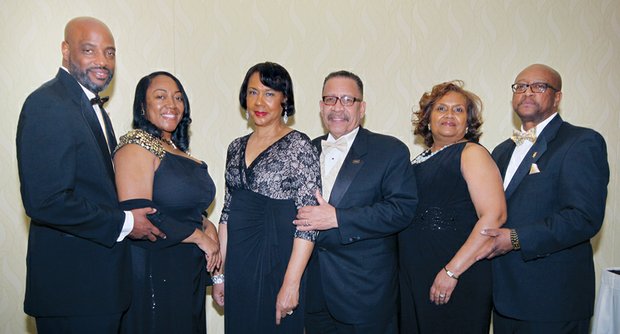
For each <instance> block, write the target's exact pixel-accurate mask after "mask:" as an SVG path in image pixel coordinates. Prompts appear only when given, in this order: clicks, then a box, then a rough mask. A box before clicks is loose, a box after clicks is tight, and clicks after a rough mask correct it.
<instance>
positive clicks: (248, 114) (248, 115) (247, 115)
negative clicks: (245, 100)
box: [245, 109, 250, 120]
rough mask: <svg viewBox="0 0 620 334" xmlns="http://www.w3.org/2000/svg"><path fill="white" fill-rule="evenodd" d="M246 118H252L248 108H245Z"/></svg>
mask: <svg viewBox="0 0 620 334" xmlns="http://www.w3.org/2000/svg"><path fill="white" fill-rule="evenodd" d="M245 119H247V120H249V119H250V113H249V112H248V110H247V109H246V110H245Z"/></svg>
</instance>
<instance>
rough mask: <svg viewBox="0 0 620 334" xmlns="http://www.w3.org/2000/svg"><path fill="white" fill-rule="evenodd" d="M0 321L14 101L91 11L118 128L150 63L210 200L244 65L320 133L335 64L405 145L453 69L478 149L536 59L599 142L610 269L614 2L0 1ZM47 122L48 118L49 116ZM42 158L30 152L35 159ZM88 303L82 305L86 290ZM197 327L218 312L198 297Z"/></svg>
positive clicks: (11, 197) (11, 194)
mask: <svg viewBox="0 0 620 334" xmlns="http://www.w3.org/2000/svg"><path fill="white" fill-rule="evenodd" d="M0 8H2V10H0V19H1V20H0V22H1V23H0V49H1V50H2V51H1V52H0V97H1V101H2V108H1V111H0V112H1V113H2V115H3V116H6V118H3V120H2V121H1V122H0V129H2V131H0V155H1V156H2V157H4V158H3V159H2V164H1V166H2V173H0V254H2V256H1V257H0V332H2V333H24V332H34V331H35V330H34V326H33V324H32V321H31V320H29V318H28V317H27V316H26V315H24V313H23V311H22V299H23V295H24V276H25V264H24V260H25V251H26V243H27V217H25V215H24V211H23V208H22V206H21V201H20V196H19V182H18V177H17V169H16V159H15V129H16V124H17V118H18V113H19V110H20V108H21V105H22V103H23V101H24V99H25V98H26V96H27V95H28V94H29V93H30V92H31V91H32V90H34V89H35V88H36V87H38V86H39V85H40V84H41V83H43V82H44V81H47V80H48V79H50V78H51V77H53V76H54V74H55V72H56V71H57V68H58V66H59V65H60V59H61V57H60V42H61V40H62V31H63V27H64V24H65V23H66V22H67V21H68V20H69V19H70V18H72V17H75V16H81V15H90V16H95V17H98V18H100V19H101V20H103V21H104V22H106V23H107V24H108V25H109V27H110V29H111V30H112V31H113V33H114V35H115V37H116V44H117V48H118V53H117V55H118V59H117V71H116V76H115V81H114V83H113V86H112V87H111V88H110V89H108V92H109V94H110V95H111V96H112V99H111V101H110V102H109V104H108V105H107V110H109V111H110V112H111V114H112V119H113V122H114V125H115V128H116V133H117V134H118V135H120V134H122V133H124V132H126V131H127V130H128V129H129V126H130V109H131V103H132V99H133V90H134V87H135V84H136V83H137V81H138V79H139V78H140V77H142V76H143V75H145V74H147V73H150V72H151V71H154V70H159V69H163V70H168V71H171V72H173V73H175V74H176V75H177V76H178V77H179V78H180V80H181V81H182V82H183V84H184V85H185V87H186V90H187V91H188V94H189V96H190V101H191V104H192V110H193V115H192V116H193V119H194V123H193V124H192V134H193V136H192V145H191V148H192V152H193V154H194V155H195V156H197V157H200V158H202V159H204V160H205V161H206V162H207V163H208V164H209V167H210V172H211V175H212V176H213V178H214V179H215V181H216V184H217V187H218V192H217V196H216V200H215V204H214V206H213V211H212V214H211V218H212V220H214V221H217V220H218V218H219V211H220V209H221V206H222V200H223V166H224V160H225V150H226V147H227V145H228V143H229V142H230V141H231V140H232V139H233V138H235V137H238V136H241V135H243V134H245V133H247V132H248V131H249V129H248V128H247V126H246V122H245V120H244V119H243V118H242V117H241V112H240V109H239V107H238V101H237V94H238V89H239V86H240V84H241V80H242V79H243V75H244V74H245V71H246V70H247V69H248V68H249V67H250V66H252V65H254V64H255V63H257V62H261V61H264V60H272V61H276V62H279V63H281V64H282V65H284V66H285V67H286V68H287V69H288V70H289V72H290V73H291V76H292V77H293V81H294V83H295V95H296V101H297V110H298V114H297V115H296V116H295V118H294V127H295V128H297V129H299V130H301V131H303V132H306V133H307V134H308V135H310V136H311V137H314V136H317V135H319V134H321V133H322V131H323V130H322V127H321V123H320V120H319V117H318V101H319V99H320V92H321V83H322V80H323V77H324V76H325V75H326V74H327V73H328V72H330V71H333V70H337V69H341V68H344V69H348V70H351V71H353V72H356V73H357V74H359V75H360V76H361V77H362V79H363V80H364V82H365V84H366V94H365V100H366V101H367V114H366V115H367V116H366V123H365V125H366V127H368V128H369V129H372V130H376V131H380V132H385V133H389V134H392V135H395V136H397V137H398V138H400V139H402V140H403V141H404V142H405V143H407V144H408V145H409V147H410V148H411V151H412V154H417V153H419V152H420V151H421V150H422V146H420V145H419V144H414V139H413V135H412V131H411V126H410V122H409V121H410V118H411V111H412V110H413V109H412V108H414V107H415V105H416V103H417V101H418V100H419V97H420V95H421V94H422V93H423V92H424V91H425V90H428V89H430V88H431V87H432V85H433V84H436V83H439V82H441V81H446V80H452V79H462V80H464V81H465V83H466V88H469V89H470V90H472V91H474V92H476V93H478V94H479V95H480V97H481V98H482V100H483V101H484V103H485V110H484V118H485V124H484V127H483V131H484V135H483V137H482V140H481V141H482V143H483V144H484V145H485V146H487V147H488V148H489V149H492V148H493V147H494V146H495V145H496V144H498V143H499V142H500V141H502V140H503V139H505V138H506V137H507V136H508V135H509V134H510V132H511V129H512V128H513V127H514V126H515V124H514V117H513V114H512V111H511V108H510V98H511V91H510V84H511V83H512V81H513V79H514V77H515V75H516V74H517V73H518V72H519V71H520V70H521V69H522V68H523V67H525V66H526V65H528V64H530V63H534V62H542V63H546V64H549V65H551V66H553V67H555V68H556V69H557V70H558V71H559V72H560V73H561V74H562V76H563V78H564V90H563V91H564V99H563V101H562V111H561V114H562V116H563V117H564V119H565V120H567V121H569V122H571V123H573V124H578V125H583V126H587V127H592V128H594V129H596V130H598V131H599V132H601V133H602V134H603V136H604V137H605V138H606V140H607V143H608V145H609V147H608V153H609V162H610V165H611V173H612V175H611V182H610V185H609V197H608V201H607V216H606V217H607V218H606V221H605V225H604V228H603V230H602V232H601V233H599V235H598V236H597V237H596V239H595V249H596V253H595V261H596V265H597V274H598V273H599V272H600V270H601V268H604V267H608V266H612V265H615V266H618V265H620V246H619V245H620V242H619V239H620V227H619V226H620V225H618V224H617V222H618V219H617V218H616V217H617V215H618V210H619V203H618V200H619V196H620V194H619V193H618V170H619V169H618V168H619V162H620V159H619V152H618V150H619V149H618V144H617V143H618V140H619V139H620V134H619V131H618V129H619V128H620V118H619V116H618V110H617V108H618V106H619V105H620V94H619V93H618V92H619V91H620V62H619V61H618V53H619V50H618V49H619V47H620V2H618V1H616V0H601V1H598V0H590V1H578V0H573V1H568V0H546V1H545V0H521V1H497V0H463V1H446V0H443V1H442V0H439V1H438V0H420V1H406V0H385V1H353V0H349V1H341V0H338V1H333V0H332V1H327V0H308V1H301V0H300V1H294V0H293V1H286V0H263V1H257V0H255V1H241V0H221V1H213V0H211V1H207V0H202V1H201V0H195V1H190V0H155V1H145V0H142V1H138V0H130V1H97V2H95V1H69V0H66V1H61V0H48V1H28V0H26V1H24V0H0ZM49 126H53V124H50V125H49ZM41 163H45V162H44V161H42V162H41ZM93 302H96V301H93ZM208 305H209V307H208V326H209V332H210V333H223V318H222V317H221V315H219V314H217V312H216V310H215V309H214V308H213V307H212V306H211V305H212V303H211V299H210V298H209V299H208Z"/></svg>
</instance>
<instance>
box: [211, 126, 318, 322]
mask: <svg viewBox="0 0 620 334" xmlns="http://www.w3.org/2000/svg"><path fill="white" fill-rule="evenodd" d="M248 138H249V135H248V136H245V137H241V138H238V139H237V140H235V141H233V142H232V143H231V145H230V147H229V149H228V157H227V163H226V198H225V201H224V209H223V211H222V217H221V221H220V222H221V223H225V224H227V231H228V242H227V250H226V265H225V268H226V283H225V287H224V289H225V304H224V307H225V331H226V333H227V334H236V333H238V334H241V333H243V334H245V333H261V334H265V333H299V334H301V333H303V326H304V318H303V316H304V304H305V295H304V291H305V283H304V282H305V279H303V278H302V283H301V286H300V294H299V296H300V299H299V306H298V307H297V309H296V310H295V311H294V313H293V314H292V315H289V316H287V317H285V318H284V319H282V321H281V323H280V325H279V326H276V324H275V321H276V315H275V306H276V298H277V294H278V292H279V291H280V287H281V286H282V282H283V279H284V273H285V272H286V268H287V266H288V261H289V258H290V255H291V250H292V247H293V240H294V238H303V239H306V240H310V241H314V239H315V238H316V232H300V231H297V230H296V229H295V225H293V224H292V222H293V220H294V219H295V215H296V214H297V209H298V208H299V207H301V206H305V205H316V200H315V197H314V193H315V191H316V189H318V188H319V186H320V166H319V159H318V153H317V151H316V149H315V148H314V147H313V146H312V144H311V142H310V139H309V138H308V137H307V136H306V135H305V134H302V133H300V132H297V131H292V132H290V133H289V134H287V135H286V136H284V137H283V138H281V139H280V140H279V141H277V142H276V143H274V144H273V145H271V146H270V147H269V148H267V149H266V150H265V151H263V152H262V153H261V154H260V155H259V156H258V157H257V158H256V159H255V160H254V161H253V162H252V164H251V165H250V166H246V165H245V150H246V145H247V141H248Z"/></svg>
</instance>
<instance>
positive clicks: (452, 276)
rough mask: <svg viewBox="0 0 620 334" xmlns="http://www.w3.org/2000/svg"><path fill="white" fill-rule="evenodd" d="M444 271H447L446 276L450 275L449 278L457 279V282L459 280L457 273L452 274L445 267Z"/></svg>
mask: <svg viewBox="0 0 620 334" xmlns="http://www.w3.org/2000/svg"><path fill="white" fill-rule="evenodd" d="M443 270H445V271H446V275H448V277H450V278H454V279H455V280H457V281H458V280H459V277H458V276H456V274H455V273H453V272H451V271H450V270H448V268H446V267H443Z"/></svg>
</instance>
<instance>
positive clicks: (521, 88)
mask: <svg viewBox="0 0 620 334" xmlns="http://www.w3.org/2000/svg"><path fill="white" fill-rule="evenodd" d="M510 87H512V92H513V93H517V94H523V93H525V92H527V88H528V87H529V88H530V90H531V91H532V93H544V92H546V91H547V88H551V89H553V90H554V91H556V92H557V91H558V90H557V89H556V88H554V87H553V86H551V85H550V84H548V83H544V82H535V83H532V84H524V83H516V84H513V85H512V86H510Z"/></svg>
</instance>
